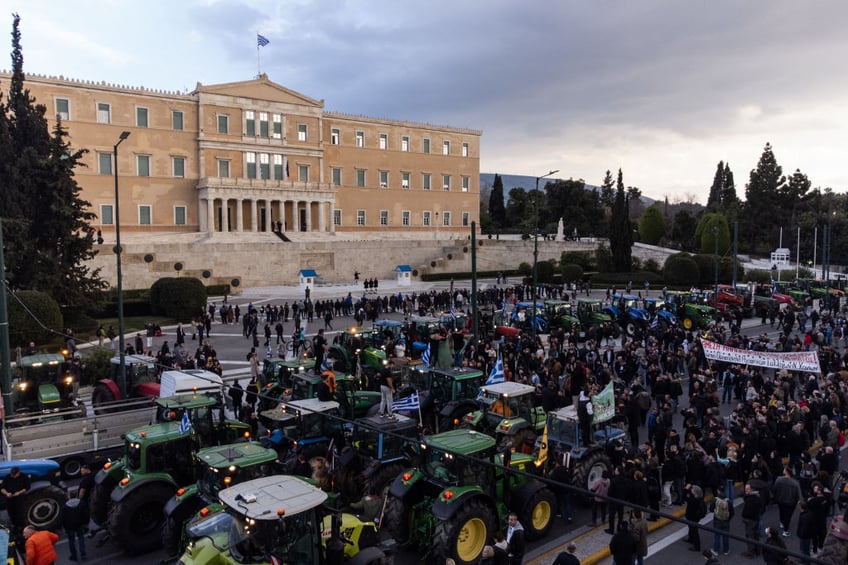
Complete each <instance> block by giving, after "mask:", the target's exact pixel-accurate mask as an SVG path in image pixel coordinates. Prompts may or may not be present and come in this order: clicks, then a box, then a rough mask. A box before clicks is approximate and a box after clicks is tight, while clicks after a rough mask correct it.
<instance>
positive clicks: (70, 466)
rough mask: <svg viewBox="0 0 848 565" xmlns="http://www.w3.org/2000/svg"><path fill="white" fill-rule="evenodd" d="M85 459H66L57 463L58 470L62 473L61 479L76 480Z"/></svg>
mask: <svg viewBox="0 0 848 565" xmlns="http://www.w3.org/2000/svg"><path fill="white" fill-rule="evenodd" d="M84 463H85V459H83V458H81V457H73V456H72V457H67V458H65V459H63V460H62V462H61V463H59V470H60V471H61V472H62V479H63V480H68V479H77V478H79V476H80V474H81V473H82V466H83V464H84Z"/></svg>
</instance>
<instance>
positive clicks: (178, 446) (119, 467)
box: [90, 395, 250, 553]
mask: <svg viewBox="0 0 848 565" xmlns="http://www.w3.org/2000/svg"><path fill="white" fill-rule="evenodd" d="M156 404H157V419H158V421H159V423H157V424H152V425H149V426H142V427H139V428H136V429H134V430H132V431H130V432H128V433H127V434H126V436H125V439H124V456H123V458H121V459H118V460H116V461H110V462H107V463H106V464H105V465H104V466H103V468H102V469H101V470H100V471H99V472H98V473H97V476H96V477H95V480H94V489H93V491H92V495H91V501H90V510H91V518H92V520H94V522H95V523H96V524H99V525H108V528H109V532H110V534H111V535H112V539H114V540H115V541H117V542H118V543H119V544H120V545H122V546H123V547H124V549H125V551H126V552H127V553H146V552H148V551H152V550H154V549H156V548H157V547H159V544H160V543H161V538H160V536H159V529H160V528H161V527H162V525H163V522H164V520H163V517H162V508H163V507H164V505H165V502H166V501H167V500H168V499H169V498H171V497H172V496H173V495H174V493H175V492H176V491H177V489H178V488H179V487H182V486H185V485H188V484H191V483H193V482H195V481H196V480H197V478H196V477H195V475H194V471H195V468H194V465H193V464H192V453H194V452H195V451H197V450H198V449H200V448H201V447H203V446H209V445H217V444H228V443H233V442H235V441H237V440H238V439H240V438H244V437H245V436H247V437H249V434H250V427H249V426H248V425H247V424H244V423H242V422H237V421H232V420H226V419H224V408H223V405H222V404H221V403H220V402H219V401H218V400H216V399H215V398H213V397H209V396H206V395H185V396H178V397H171V398H160V399H157V401H156ZM186 422H188V423H190V429H186V428H187V427H188V426H187V425H186Z"/></svg>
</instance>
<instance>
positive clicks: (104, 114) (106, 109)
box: [97, 102, 112, 124]
mask: <svg viewBox="0 0 848 565" xmlns="http://www.w3.org/2000/svg"><path fill="white" fill-rule="evenodd" d="M97 123H98V124H111V123H112V106H111V105H109V104H107V103H106V102H98V103H97Z"/></svg>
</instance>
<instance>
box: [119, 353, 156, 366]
mask: <svg viewBox="0 0 848 565" xmlns="http://www.w3.org/2000/svg"><path fill="white" fill-rule="evenodd" d="M109 362H110V363H112V364H113V365H120V364H121V356H120V355H115V356H114V357H112V358H111V359H110V360H109ZM150 363H156V357H151V356H150V355H124V365H148V364H150Z"/></svg>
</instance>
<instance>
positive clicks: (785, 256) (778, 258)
mask: <svg viewBox="0 0 848 565" xmlns="http://www.w3.org/2000/svg"><path fill="white" fill-rule="evenodd" d="M791 260H792V256H791V255H790V254H789V249H788V248H786V247H778V248H777V249H775V250H774V251H772V253H771V264H772V265H776V266H777V268H778V269H779V268H781V267H788V266H790V265H789V262H790V261H791Z"/></svg>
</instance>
